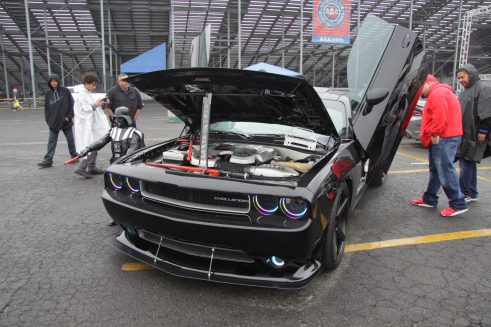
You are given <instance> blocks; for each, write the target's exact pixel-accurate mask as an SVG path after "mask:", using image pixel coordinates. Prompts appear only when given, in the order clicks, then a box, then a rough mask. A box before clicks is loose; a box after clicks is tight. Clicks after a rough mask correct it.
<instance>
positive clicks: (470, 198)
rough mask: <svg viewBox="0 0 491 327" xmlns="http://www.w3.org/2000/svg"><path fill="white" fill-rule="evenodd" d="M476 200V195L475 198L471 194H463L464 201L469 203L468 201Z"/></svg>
mask: <svg viewBox="0 0 491 327" xmlns="http://www.w3.org/2000/svg"><path fill="white" fill-rule="evenodd" d="M476 201H477V196H476V197H475V198H473V197H472V196H467V195H466V196H465V202H467V203H469V202H476Z"/></svg>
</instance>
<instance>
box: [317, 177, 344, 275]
mask: <svg viewBox="0 0 491 327" xmlns="http://www.w3.org/2000/svg"><path fill="white" fill-rule="evenodd" d="M349 208H350V194H349V189H348V185H347V184H346V183H343V185H342V186H341V187H340V188H339V189H338V191H337V193H336V198H335V200H334V205H333V207H332V213H331V215H330V217H329V220H328V226H327V230H326V232H325V234H324V241H323V243H322V247H323V251H322V258H321V264H322V266H323V268H324V271H331V270H334V269H336V268H337V266H339V264H340V262H341V259H342V258H343V254H344V248H345V245H346V227H347V223H348V214H349Z"/></svg>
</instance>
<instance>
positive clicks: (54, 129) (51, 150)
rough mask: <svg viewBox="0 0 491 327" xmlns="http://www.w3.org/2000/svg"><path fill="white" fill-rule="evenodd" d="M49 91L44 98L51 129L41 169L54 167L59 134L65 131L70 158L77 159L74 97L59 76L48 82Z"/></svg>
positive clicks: (46, 115) (45, 112) (39, 164)
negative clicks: (74, 134)
mask: <svg viewBox="0 0 491 327" xmlns="http://www.w3.org/2000/svg"><path fill="white" fill-rule="evenodd" d="M48 87H49V90H48V91H47V92H46V95H45V97H44V118H45V119H46V123H47V124H48V127H49V138H48V151H47V152H46V155H45V156H44V160H43V161H41V162H40V163H38V166H39V167H40V168H48V167H52V166H53V156H54V155H55V150H56V144H57V143H58V134H59V132H60V130H61V131H63V134H65V137H66V140H67V142H68V151H69V152H70V156H71V157H72V158H73V157H76V156H77V155H78V154H77V151H76V149H75V142H74V140H73V131H72V125H73V97H72V94H71V93H70V91H69V90H68V89H67V88H66V87H63V86H61V85H60V82H59V78H58V75H56V74H53V75H51V76H50V77H49V80H48Z"/></svg>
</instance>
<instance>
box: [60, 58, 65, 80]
mask: <svg viewBox="0 0 491 327" xmlns="http://www.w3.org/2000/svg"><path fill="white" fill-rule="evenodd" d="M60 67H61V85H65V69H64V68H63V52H60Z"/></svg>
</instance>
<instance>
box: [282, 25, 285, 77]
mask: <svg viewBox="0 0 491 327" xmlns="http://www.w3.org/2000/svg"><path fill="white" fill-rule="evenodd" d="M281 67H283V68H285V16H281Z"/></svg>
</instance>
